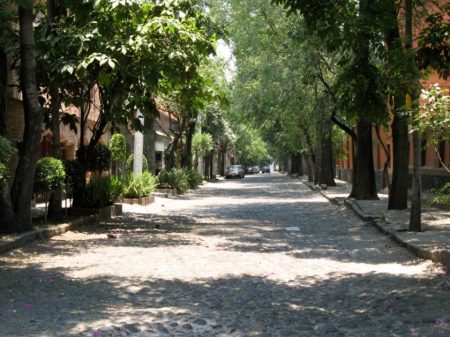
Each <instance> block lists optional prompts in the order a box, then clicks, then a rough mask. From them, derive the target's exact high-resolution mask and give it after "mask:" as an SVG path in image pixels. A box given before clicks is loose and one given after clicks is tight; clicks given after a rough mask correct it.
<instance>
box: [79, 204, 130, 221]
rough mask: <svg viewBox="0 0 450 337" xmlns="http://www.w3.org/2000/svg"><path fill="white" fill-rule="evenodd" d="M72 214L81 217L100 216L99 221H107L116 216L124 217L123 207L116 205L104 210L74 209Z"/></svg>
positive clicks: (103, 208)
mask: <svg viewBox="0 0 450 337" xmlns="http://www.w3.org/2000/svg"><path fill="white" fill-rule="evenodd" d="M71 214H72V215H81V216H86V215H94V214H96V215H97V214H98V216H99V220H100V221H105V220H109V219H111V218H113V217H115V216H119V215H122V205H120V204H114V205H112V206H106V207H102V208H72V210H71Z"/></svg>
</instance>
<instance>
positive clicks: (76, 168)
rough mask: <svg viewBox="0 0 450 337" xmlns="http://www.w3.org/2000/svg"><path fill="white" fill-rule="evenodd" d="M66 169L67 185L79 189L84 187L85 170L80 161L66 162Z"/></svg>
mask: <svg viewBox="0 0 450 337" xmlns="http://www.w3.org/2000/svg"><path fill="white" fill-rule="evenodd" d="M64 169H65V171H66V179H65V183H66V184H68V185H71V186H78V187H79V186H83V181H84V170H83V165H82V164H81V163H80V162H79V161H78V160H66V161H65V162H64Z"/></svg>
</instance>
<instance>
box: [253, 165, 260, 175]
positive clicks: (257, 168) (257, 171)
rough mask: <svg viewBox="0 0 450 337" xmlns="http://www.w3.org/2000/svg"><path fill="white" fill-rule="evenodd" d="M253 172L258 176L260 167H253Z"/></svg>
mask: <svg viewBox="0 0 450 337" xmlns="http://www.w3.org/2000/svg"><path fill="white" fill-rule="evenodd" d="M252 171H253V173H254V174H258V173H259V171H261V169H260V168H259V166H253V167H252Z"/></svg>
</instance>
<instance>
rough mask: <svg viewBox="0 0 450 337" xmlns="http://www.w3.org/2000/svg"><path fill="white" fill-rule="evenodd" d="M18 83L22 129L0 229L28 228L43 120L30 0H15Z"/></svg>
mask: <svg viewBox="0 0 450 337" xmlns="http://www.w3.org/2000/svg"><path fill="white" fill-rule="evenodd" d="M18 11H19V27H20V30H19V36H20V60H21V68H20V87H21V90H22V96H23V107H24V121H25V129H24V134H23V141H22V143H21V147H20V150H19V163H18V166H17V169H16V172H15V176H14V181H13V183H12V187H11V190H10V192H9V193H8V187H7V185H3V186H2V193H0V198H1V201H0V204H1V205H2V206H3V207H2V208H1V209H0V230H1V231H3V232H5V231H17V232H21V231H26V230H29V229H31V220H32V219H31V199H32V194H33V180H34V173H35V169H36V162H37V160H38V156H39V148H40V142H41V135H42V125H43V121H44V111H43V109H42V107H41V105H40V104H39V99H38V87H37V81H36V60H35V44H34V33H33V19H34V16H33V1H32V0H26V1H22V2H21V3H20V4H19V8H18Z"/></svg>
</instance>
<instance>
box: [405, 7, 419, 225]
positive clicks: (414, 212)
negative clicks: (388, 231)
mask: <svg viewBox="0 0 450 337" xmlns="http://www.w3.org/2000/svg"><path fill="white" fill-rule="evenodd" d="M405 35H406V49H407V50H412V47H413V45H412V44H413V3H412V0H405ZM411 67H415V63H414V62H411ZM416 70H417V69H411V71H412V72H414V73H416V74H417V71H416ZM411 84H415V83H411ZM414 98H415V95H414V94H413V95H411V96H409V97H407V103H406V108H407V109H408V110H411V108H412V105H411V102H414ZM413 151H414V156H413V175H412V198H411V213H410V217H409V230H410V231H414V232H420V231H421V230H422V199H421V198H422V196H421V194H422V193H421V192H422V172H421V165H422V163H421V157H422V156H421V152H422V140H421V137H420V134H419V132H417V131H415V132H414V133H413Z"/></svg>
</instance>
